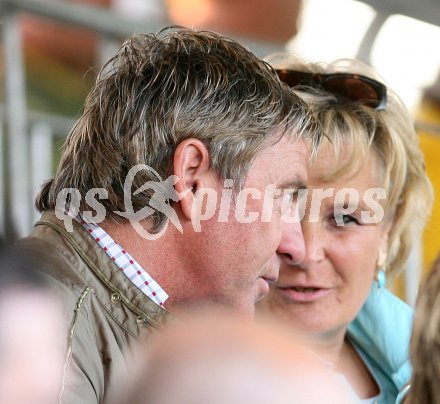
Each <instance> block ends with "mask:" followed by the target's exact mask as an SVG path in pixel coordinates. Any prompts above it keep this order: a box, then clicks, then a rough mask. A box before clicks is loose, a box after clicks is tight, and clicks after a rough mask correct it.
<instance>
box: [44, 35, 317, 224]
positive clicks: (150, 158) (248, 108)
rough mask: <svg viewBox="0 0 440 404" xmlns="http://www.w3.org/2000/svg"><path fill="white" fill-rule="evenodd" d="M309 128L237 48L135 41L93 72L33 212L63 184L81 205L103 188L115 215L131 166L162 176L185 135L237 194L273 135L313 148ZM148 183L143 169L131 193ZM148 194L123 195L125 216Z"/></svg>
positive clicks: (165, 38) (259, 64) (185, 38)
mask: <svg viewBox="0 0 440 404" xmlns="http://www.w3.org/2000/svg"><path fill="white" fill-rule="evenodd" d="M318 129H319V128H318V126H317V125H316V121H315V119H314V118H313V115H312V114H311V112H310V110H309V108H308V107H307V105H306V104H305V103H304V102H303V101H302V100H301V99H300V98H299V97H298V96H297V95H295V94H294V93H293V92H292V91H291V90H290V89H289V88H288V87H287V86H285V85H284V84H282V83H281V82H280V81H279V79H278V77H277V76H276V74H275V73H274V71H273V69H272V68H271V67H270V66H269V65H268V64H267V63H266V62H263V61H261V60H260V59H258V58H257V57H256V56H255V55H253V54H252V53H251V52H249V51H248V50H246V49H245V48H244V47H242V46H241V45H240V44H238V43H237V42H235V41H233V40H231V39H228V38H225V37H223V36H221V35H219V34H215V33H212V32H207V31H193V30H190V29H186V28H181V29H166V30H163V31H162V32H160V33H159V34H158V35H153V34H149V35H145V34H142V35H140V34H138V35H134V36H132V37H130V38H128V39H127V40H126V41H125V43H124V44H123V45H122V47H121V48H120V50H119V51H118V53H117V54H116V55H115V56H114V57H113V58H112V59H111V60H110V61H109V62H108V63H107V64H106V65H105V66H104V68H103V69H102V70H101V72H100V74H99V75H98V78H97V81H96V84H95V86H94V88H93V89H92V91H91V92H90V94H89V96H88V97H87V100H86V102H85V106H84V111H83V113H82V115H81V117H80V118H79V120H78V121H77V123H76V124H75V126H74V127H73V129H72V131H71V133H70V135H69V137H68V139H67V141H66V144H65V146H64V152H63V154H62V158H61V161H60V164H59V167H58V169H57V172H56V174H55V177H54V178H53V179H51V180H49V181H48V182H47V183H46V184H45V185H44V186H43V188H42V191H41V193H40V195H39V196H38V198H37V207H38V208H39V210H40V211H45V210H49V209H54V208H55V203H56V199H57V195H58V193H59V192H60V191H61V190H62V189H63V188H76V189H78V190H79V191H80V193H81V196H82V203H83V204H84V203H85V202H84V196H85V194H86V193H87V191H88V190H90V189H91V188H105V189H107V191H108V199H106V200H101V203H102V204H103V205H104V206H105V208H106V210H107V214H108V215H109V216H110V217H111V216H113V217H115V215H114V214H113V212H114V211H124V194H123V193H124V189H123V185H124V181H125V178H126V176H127V173H128V171H129V170H130V168H132V167H133V166H135V165H137V164H145V165H148V166H150V167H151V168H153V169H154V170H155V171H156V172H157V173H158V174H159V175H160V176H161V178H162V179H164V178H166V177H167V176H168V175H170V174H171V172H172V169H173V166H172V164H173V163H172V161H173V155H174V151H175V149H176V147H177V145H178V144H179V143H180V142H182V141H183V140H185V139H187V138H196V139H199V140H201V141H202V142H203V143H204V144H205V145H206V146H207V148H208V150H209V153H210V158H211V162H212V166H213V168H214V169H215V170H216V171H217V172H218V174H219V176H220V177H221V178H223V179H227V178H228V179H229V178H230V179H232V180H233V181H234V186H235V188H234V191H235V192H237V191H238V190H239V189H240V188H241V187H242V186H243V184H244V180H245V178H246V175H247V171H248V169H249V167H250V165H251V163H252V162H253V160H254V158H255V157H256V155H257V153H258V152H259V151H261V150H262V149H263V148H265V147H267V146H268V144H269V143H268V142H270V139H273V135H274V134H280V136H284V135H289V136H296V137H297V138H304V139H310V140H311V144H312V145H315V146H316V144H317V143H318V142H319V140H320V137H321V135H320V131H319V130H318ZM154 180H157V178H156V177H154V175H153V174H152V173H151V172H147V171H146V170H143V171H142V172H140V173H138V175H137V176H136V177H135V180H134V181H133V187H132V190H136V189H138V188H139V187H140V186H142V185H143V184H144V183H145V182H146V181H154ZM151 196H152V193H151V190H148V189H147V190H145V191H144V192H141V193H139V194H136V195H132V196H131V200H132V204H133V208H134V211H138V210H139V209H141V208H143V207H145V206H147V205H148V204H149V200H150V198H151ZM84 207H85V206H83V205H81V208H80V209H84ZM109 216H108V217H109ZM153 219H154V229H155V230H156V231H157V230H159V229H160V228H161V227H162V225H163V224H164V223H165V221H166V218H165V217H164V216H163V215H162V214H161V213H160V212H156V213H155V215H154V216H153Z"/></svg>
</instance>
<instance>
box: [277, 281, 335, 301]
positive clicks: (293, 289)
mask: <svg viewBox="0 0 440 404" xmlns="http://www.w3.org/2000/svg"><path fill="white" fill-rule="evenodd" d="M277 289H278V290H279V291H280V292H281V293H282V294H283V295H284V296H285V297H287V298H288V299H289V300H292V301H294V302H297V303H307V302H313V301H315V300H318V299H320V298H322V297H324V296H326V295H328V294H329V293H330V292H331V291H332V288H326V287H322V286H315V285H292V286H277Z"/></svg>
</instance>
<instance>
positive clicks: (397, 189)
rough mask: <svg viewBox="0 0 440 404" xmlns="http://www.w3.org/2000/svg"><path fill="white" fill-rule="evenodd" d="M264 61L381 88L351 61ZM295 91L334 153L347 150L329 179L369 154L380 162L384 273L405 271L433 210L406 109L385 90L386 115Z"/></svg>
mask: <svg viewBox="0 0 440 404" xmlns="http://www.w3.org/2000/svg"><path fill="white" fill-rule="evenodd" d="M267 61H268V62H269V63H271V64H272V65H273V66H274V67H275V68H276V69H291V70H298V71H303V72H311V73H354V74H360V75H363V76H367V77H370V78H372V79H375V80H377V81H380V82H383V80H382V79H381V78H380V77H379V76H378V74H377V73H376V72H375V71H374V69H372V68H371V67H369V66H367V65H365V64H364V63H362V62H360V61H357V60H353V59H340V60H336V61H334V62H332V63H330V64H324V63H310V62H305V61H304V60H302V59H299V58H297V57H295V56H293V55H286V54H276V55H272V56H271V57H269V58H268V59H267ZM294 91H295V92H296V93H298V94H299V95H300V96H301V97H302V98H303V99H305V100H306V101H307V102H308V103H309V104H310V106H311V107H312V109H313V110H314V113H315V114H316V116H317V118H318V120H319V121H320V123H321V124H322V126H323V130H324V133H325V134H326V136H327V138H328V139H329V141H330V142H331V143H332V144H333V146H334V149H335V151H336V153H340V151H341V147H342V146H344V149H345V150H347V149H346V148H348V151H349V153H348V155H349V158H348V160H347V161H346V163H345V164H343V165H342V166H341V167H339V168H338V169H337V170H335V171H334V172H332V173H329V177H333V178H335V177H338V176H340V175H341V174H342V173H347V172H350V171H349V170H351V169H353V168H354V167H355V166H356V167H359V162H366V161H367V159H368V156H369V153H370V150H374V152H375V155H377V157H378V158H379V161H380V164H381V166H382V167H381V172H383V188H384V189H385V191H386V195H387V199H386V201H385V202H384V210H385V217H387V218H389V220H390V221H391V228H390V233H389V237H388V252H387V262H386V265H387V269H388V272H387V273H388V274H390V275H395V274H396V273H397V272H399V271H400V270H401V269H402V268H403V266H404V265H405V263H406V261H407V258H408V255H409V253H410V250H411V245H412V243H413V240H414V237H416V236H417V235H418V234H420V232H421V230H422V229H423V226H424V224H425V222H426V219H427V217H428V216H429V214H430V211H431V205H432V187H431V184H430V182H429V179H428V177H427V175H426V171H425V164H424V158H423V154H422V152H421V150H420V147H419V141H418V137H417V134H416V132H415V129H414V125H413V122H412V120H411V118H410V115H409V112H408V110H407V108H406V107H405V106H404V104H403V102H402V101H401V100H400V98H399V97H398V96H397V95H396V94H395V93H394V92H393V91H392V90H391V89H390V88H389V87H387V104H386V107H385V110H376V109H374V108H372V107H370V106H365V105H363V104H361V103H359V102H348V103H340V102H338V99H337V97H336V96H335V95H333V94H331V93H329V92H326V91H324V90H320V89H315V88H311V87H305V86H300V87H295V90H294ZM321 146H322V145H321Z"/></svg>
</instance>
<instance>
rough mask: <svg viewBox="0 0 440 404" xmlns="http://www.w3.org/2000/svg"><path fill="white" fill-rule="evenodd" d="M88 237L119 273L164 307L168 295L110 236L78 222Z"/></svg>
mask: <svg viewBox="0 0 440 404" xmlns="http://www.w3.org/2000/svg"><path fill="white" fill-rule="evenodd" d="M79 222H80V223H81V225H82V226H83V227H84V228H85V229H86V230H87V232H88V233H89V234H90V236H92V237H93V239H94V240H95V241H96V242H97V243H98V245H99V246H100V247H101V248H102V249H103V250H104V251H105V253H106V254H107V255H108V256H109V257H110V258H111V260H112V261H113V262H114V263H115V264H116V266H117V267H118V268H119V269H120V270H121V272H122V273H123V274H124V275H125V276H126V277H127V278H128V279H129V281H130V282H131V283H133V284H134V285H135V286H136V287H137V288H138V289H139V290H140V291H141V292H142V293H143V294H144V295H145V296H147V297H148V298H149V299H151V300H152V301H153V302H154V303H156V304H157V305H158V306H161V307H164V304H165V301H166V300H167V299H168V294H167V293H166V292H165V291H164V290H163V289H162V288H161V287H160V285H159V284H158V283H157V282H156V281H155V280H154V279H153V278H152V277H151V276H150V275H149V274H148V272H147V271H145V270H144V269H143V268H142V267H141V266H140V265H139V264H138V263H137V262H136V261H135V260H134V259H133V258H132V256H131V255H130V254H129V253H128V252H127V251H125V250H124V249H123V248H122V247H121V246H120V245H119V244H117V243H116V242H115V241H114V240H113V239H112V238H111V237H110V235H109V234H108V233H107V232H106V231H105V230H104V229H103V228H101V227H100V226H98V225H97V224H93V223H86V222H85V221H84V220H81V219H80V220H79Z"/></svg>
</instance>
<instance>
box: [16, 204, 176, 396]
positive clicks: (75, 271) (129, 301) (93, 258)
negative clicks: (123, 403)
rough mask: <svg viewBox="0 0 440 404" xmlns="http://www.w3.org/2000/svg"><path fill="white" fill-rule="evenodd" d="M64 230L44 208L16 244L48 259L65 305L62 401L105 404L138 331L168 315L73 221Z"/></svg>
mask: <svg viewBox="0 0 440 404" xmlns="http://www.w3.org/2000/svg"><path fill="white" fill-rule="evenodd" d="M73 222H74V223H73V226H74V229H73V232H72V233H69V232H67V230H66V229H65V227H64V223H63V222H62V221H60V220H59V219H57V217H56V216H55V214H54V213H53V212H46V213H44V214H43V216H42V217H41V220H40V221H38V222H37V223H36V225H35V228H34V230H33V231H32V233H31V234H30V236H29V237H28V238H26V239H23V240H21V243H24V244H28V245H32V246H33V248H34V247H37V248H38V249H39V250H40V251H44V256H45V257H48V258H49V259H50V265H48V267H47V268H46V269H45V272H46V273H47V274H48V275H49V277H50V280H51V282H53V284H54V285H55V289H56V291H57V292H58V293H59V294H60V296H61V299H62V302H63V304H64V309H65V316H66V320H67V324H66V329H67V352H66V372H65V375H64V386H63V392H62V398H61V402H62V403H63V404H64V403H65V404H89V403H90V404H92V403H106V402H109V401H110V397H112V396H113V394H115V393H116V394H117V393H118V391H119V390H120V389H121V387H123V386H124V385H125V382H124V377H125V376H126V371H127V364H128V362H129V361H130V359H129V358H130V356H129V353H130V352H132V350H133V348H134V347H135V346H136V345H139V339H140V333H141V332H142V336H144V335H145V333H148V332H151V331H152V330H154V329H160V328H161V326H162V325H163V322H164V321H165V318H166V317H168V313H167V311H166V310H164V309H162V308H160V307H159V306H157V305H156V304H155V303H154V302H153V301H151V300H150V299H148V298H147V297H146V296H145V295H144V294H143V293H142V292H141V291H140V290H139V289H138V288H137V287H136V286H134V285H133V284H132V283H131V282H130V281H129V280H128V279H127V278H126V277H125V275H124V274H123V273H121V272H120V270H118V268H117V267H116V265H115V264H114V263H113V262H112V261H111V259H110V258H109V257H108V256H107V255H106V253H105V252H104V251H103V250H102V249H101V248H100V247H99V246H98V244H97V243H96V242H95V241H94V240H93V239H92V238H91V237H90V235H89V234H87V232H86V231H85V230H84V229H83V228H82V227H81V225H79V224H78V223H76V222H75V221H73Z"/></svg>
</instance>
